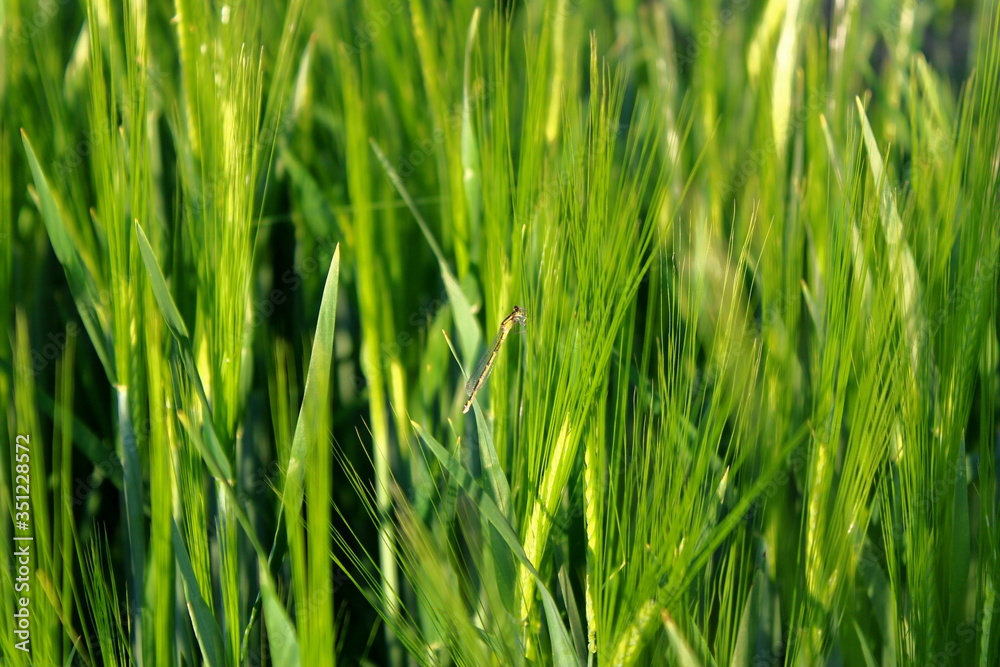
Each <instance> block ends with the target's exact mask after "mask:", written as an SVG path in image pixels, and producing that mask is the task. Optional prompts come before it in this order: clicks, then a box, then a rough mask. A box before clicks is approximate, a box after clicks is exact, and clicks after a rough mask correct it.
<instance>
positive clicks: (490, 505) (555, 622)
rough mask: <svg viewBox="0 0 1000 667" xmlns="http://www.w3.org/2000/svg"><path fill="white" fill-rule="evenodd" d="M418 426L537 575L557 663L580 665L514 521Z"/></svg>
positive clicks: (482, 512) (486, 516)
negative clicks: (509, 521) (510, 521)
mask: <svg viewBox="0 0 1000 667" xmlns="http://www.w3.org/2000/svg"><path fill="white" fill-rule="evenodd" d="M410 424H411V425H412V426H413V428H414V430H416V432H417V433H418V434H419V435H420V438H421V439H422V440H423V441H424V443H425V444H426V445H427V446H428V447H429V448H430V450H431V451H432V452H433V453H434V456H435V457H437V459H438V461H439V462H440V463H441V465H442V466H443V467H444V468H445V470H447V471H448V473H449V474H450V475H451V476H452V477H453V478H454V479H455V480H456V481H457V482H458V484H459V486H461V487H462V488H463V489H464V490H465V492H466V493H467V494H469V497H471V498H474V499H475V502H476V504H477V506H478V509H479V513H480V515H481V516H482V517H483V518H484V519H486V520H487V521H488V522H489V523H490V524H492V525H493V527H494V528H496V530H497V533H499V534H500V537H502V538H503V541H504V542H505V543H506V544H507V547H508V548H509V549H510V550H511V551H512V552H513V554H514V555H515V556H516V557H517V559H518V560H519V561H520V562H521V564H522V565H523V566H524V567H525V568H526V569H527V570H528V572H530V573H531V575H532V576H533V577H534V579H535V582H536V583H537V584H538V592H539V593H540V594H541V596H542V605H543V607H544V609H545V618H546V621H547V623H548V628H549V636H550V638H551V641H552V659H553V662H554V664H556V665H557V666H558V667H569V666H570V665H579V664H580V662H579V659H578V658H577V657H576V653H575V651H574V649H573V641H572V640H571V639H570V637H569V632H568V631H567V630H566V626H565V625H563V622H562V619H561V618H560V615H559V609H558V607H557V606H556V601H555V598H553V597H552V594H551V593H550V592H549V590H548V588H546V587H545V582H544V581H543V580H542V576H541V575H540V574H539V573H538V570H536V569H535V566H534V565H532V564H531V561H529V560H528V556H527V554H525V552H524V547H522V546H521V541H520V540H519V539H518V537H517V534H516V533H515V532H514V529H513V528H511V525H510V523H508V522H507V519H506V518H505V517H504V516H503V514H502V513H501V512H500V508H499V507H497V505H496V503H494V502H493V499H492V498H490V496H489V494H487V493H483V490H482V488H480V487H479V485H478V484H476V482H475V480H474V479H473V478H472V475H471V474H469V472H468V471H467V470H465V468H463V467H462V464H461V463H460V462H459V461H458V459H456V458H455V457H454V456H452V455H451V454H450V453H449V452H448V450H446V449H445V448H444V447H443V446H442V445H441V443H439V442H438V441H437V440H436V439H435V438H434V437H433V436H432V435H431V434H430V433H428V432H427V431H425V430H424V428H423V427H422V426H421V425H420V424H418V423H417V422H415V421H410ZM508 584H509V585H510V586H513V585H515V584H514V582H513V581H511V582H508Z"/></svg>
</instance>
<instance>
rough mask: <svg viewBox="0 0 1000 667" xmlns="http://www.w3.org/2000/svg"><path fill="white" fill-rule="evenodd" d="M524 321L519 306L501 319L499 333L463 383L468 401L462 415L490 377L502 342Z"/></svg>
mask: <svg viewBox="0 0 1000 667" xmlns="http://www.w3.org/2000/svg"><path fill="white" fill-rule="evenodd" d="M525 320H527V315H526V314H525V312H524V310H523V309H522V308H521V307H520V306H514V310H513V311H511V313H510V315H508V316H507V317H505V318H503V322H501V323H500V331H498V332H497V335H496V336H494V337H493V342H492V343H490V346H489V347H488V348H486V354H484V355H483V358H482V359H480V360H479V363H478V364H476V368H475V370H474V371H472V375H470V376H469V381H468V382H467V383H465V394H466V395H467V396H468V397H469V400H467V401H466V402H465V407H463V408H462V414H465V413H466V412H468V411H469V408H471V407H472V399H473V398H475V397H476V392H477V391H479V388H480V387H482V386H483V384H484V383H485V382H486V378H488V377H489V376H490V372H491V371H492V370H493V364H494V362H495V361H496V360H497V353H498V352H499V351H500V346H501V345H503V342H504V340H506V339H507V334H509V333H510V330H511V329H513V328H514V324H515V323H518V322H519V323H521V324H524V322H525Z"/></svg>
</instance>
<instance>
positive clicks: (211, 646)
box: [173, 523, 226, 667]
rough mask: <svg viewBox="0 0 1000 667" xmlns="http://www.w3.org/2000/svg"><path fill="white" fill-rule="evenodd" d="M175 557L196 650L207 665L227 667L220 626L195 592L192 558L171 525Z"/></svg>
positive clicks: (196, 587) (199, 594) (196, 583)
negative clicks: (196, 646)
mask: <svg viewBox="0 0 1000 667" xmlns="http://www.w3.org/2000/svg"><path fill="white" fill-rule="evenodd" d="M173 534H174V540H173V541H174V553H175V554H176V556H177V567H178V568H179V569H180V573H181V584H182V585H183V587H184V598H185V599H186V600H187V608H188V615H189V616H190V617H191V624H192V625H193V626H194V634H195V637H196V638H197V639H198V646H199V647H200V648H201V655H202V658H203V659H204V661H205V664H206V665H212V666H213V667H216V666H217V667H223V666H224V665H225V664H226V661H225V653H224V651H223V648H222V647H223V644H222V631H221V630H219V624H218V623H216V621H215V616H213V615H212V610H211V609H210V608H209V606H208V604H206V603H205V600H204V598H202V597H201V589H200V588H198V579H197V577H196V576H195V574H194V568H193V567H192V566H191V558H190V556H188V552H187V546H186V545H185V544H184V539H183V538H182V537H181V534H180V531H179V530H178V529H177V524H176V523H173Z"/></svg>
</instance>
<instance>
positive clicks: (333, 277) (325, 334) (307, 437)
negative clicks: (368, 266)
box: [282, 243, 340, 514]
mask: <svg viewBox="0 0 1000 667" xmlns="http://www.w3.org/2000/svg"><path fill="white" fill-rule="evenodd" d="M339 284H340V244H339V243H338V244H337V247H336V249H335V250H334V251H333V259H332V260H331V261H330V268H329V270H328V271H327V275H326V285H325V287H324V288H323V298H322V301H321V302H320V306H319V319H318V321H317V322H316V335H315V337H314V338H313V347H312V353H311V355H310V357H309V372H308V374H307V375H306V386H305V391H304V393H303V396H302V407H301V409H300V410H299V418H298V419H297V420H296V422H295V435H294V437H293V439H292V449H291V453H290V454H289V457H288V472H287V474H286V475H285V488H284V492H283V494H282V498H283V500H284V502H285V504H286V505H287V506H288V509H289V511H290V512H292V514H298V512H299V509H300V508H301V506H302V476H303V474H304V472H305V462H306V449H307V448H308V446H309V443H310V442H322V441H325V440H326V438H327V434H326V433H311V432H310V430H311V424H312V422H311V421H310V419H309V417H310V415H312V414H315V413H316V412H317V411H319V410H324V409H328V408H327V406H328V405H329V403H330V369H331V367H332V365H333V335H334V324H335V321H336V317H337V289H338V287H339Z"/></svg>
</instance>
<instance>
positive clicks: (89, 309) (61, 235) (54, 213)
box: [21, 129, 118, 384]
mask: <svg viewBox="0 0 1000 667" xmlns="http://www.w3.org/2000/svg"><path fill="white" fill-rule="evenodd" d="M21 142H22V143H23V144H24V152H25V154H27V156H28V165H29V166H30V167H31V175H32V177H33V178H34V180H35V192H36V193H37V194H38V202H37V203H38V208H39V210H40V211H41V213H42V221H43V222H44V223H45V229H46V231H48V233H49V242H50V243H51V244H52V250H53V252H55V254H56V257H57V258H58V259H59V263H60V264H62V266H63V270H64V271H65V272H66V282H67V284H68V285H69V290H70V292H71V293H72V294H73V301H74V302H75V303H76V308H77V310H78V311H79V312H80V319H81V320H83V326H84V327H85V328H86V329H87V334H89V335H90V342H91V343H92V344H93V346H94V351H95V352H97V358H98V359H100V360H101V365H102V366H104V372H105V373H106V374H107V376H108V382H110V383H111V384H117V382H118V380H117V376H118V374H117V372H116V368H117V367H116V366H115V359H114V349H113V348H112V347H111V346H110V345H108V341H107V338H106V336H105V327H104V324H103V323H102V321H101V314H100V312H99V310H98V308H99V303H100V300H99V298H98V294H97V287H96V283H95V282H94V277H93V276H92V275H91V274H90V271H89V270H88V269H87V265H86V264H84V262H83V258H82V257H80V253H79V252H78V251H77V249H76V245H75V244H74V243H73V239H71V238H70V235H69V231H68V230H67V228H66V221H65V219H63V214H62V210H61V209H60V208H59V204H58V203H57V202H56V198H55V195H53V194H52V190H51V188H49V182H48V179H46V177H45V172H43V171H42V168H41V166H40V165H39V164H38V159H37V158H36V157H35V151H34V149H33V148H32V147H31V141H30V140H29V139H28V133H27V132H25V131H24V130H23V129H22V130H21Z"/></svg>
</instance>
